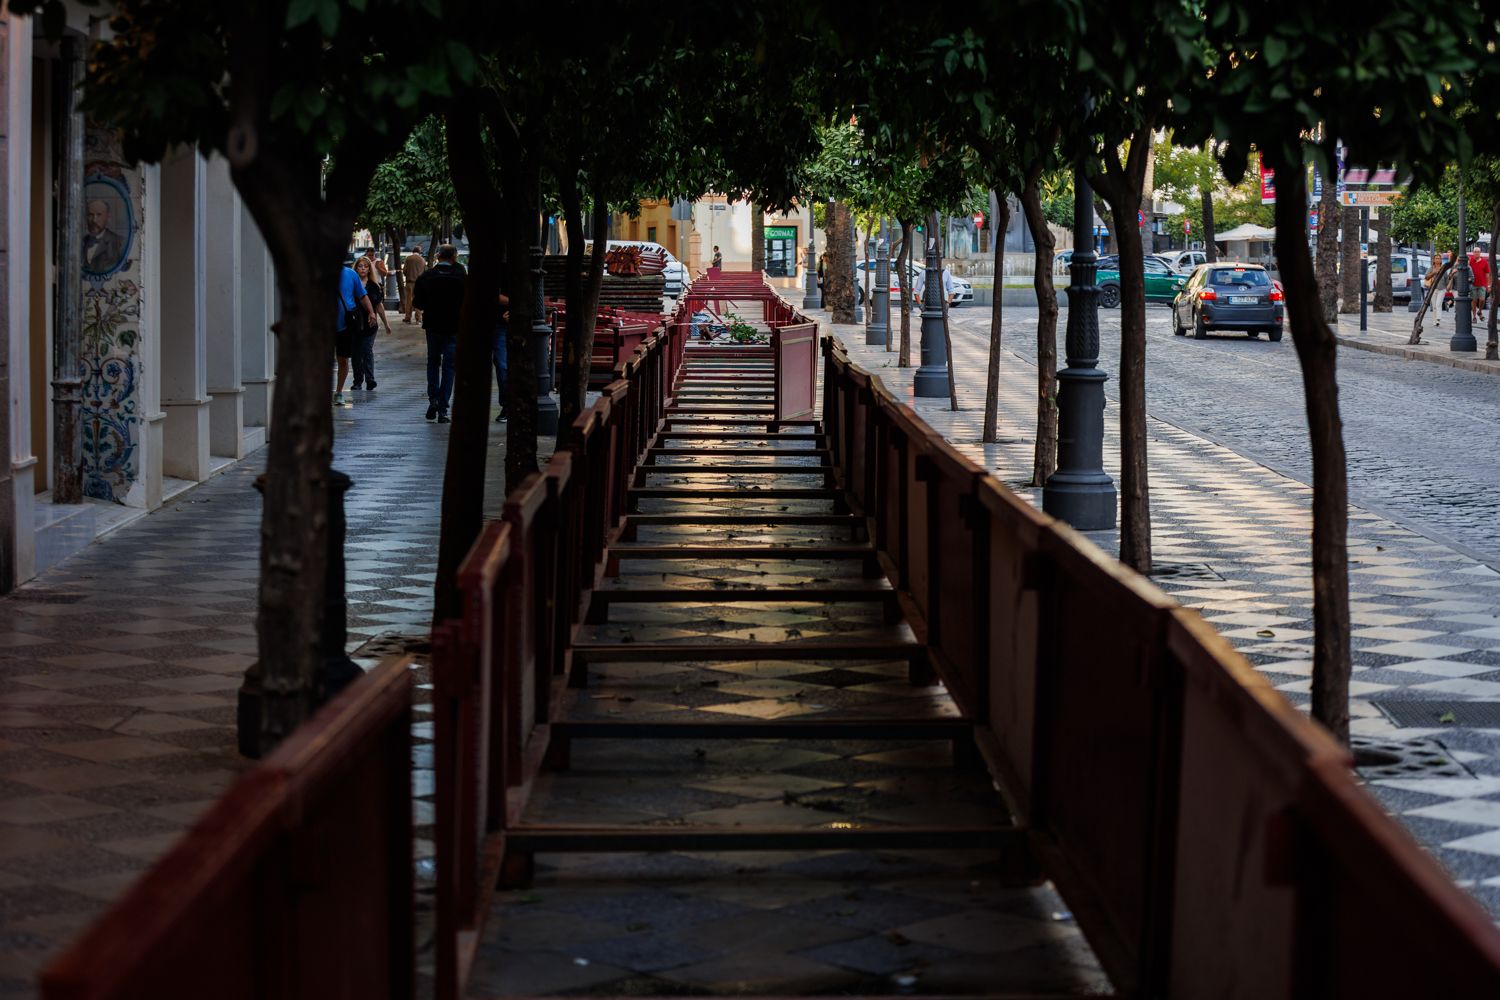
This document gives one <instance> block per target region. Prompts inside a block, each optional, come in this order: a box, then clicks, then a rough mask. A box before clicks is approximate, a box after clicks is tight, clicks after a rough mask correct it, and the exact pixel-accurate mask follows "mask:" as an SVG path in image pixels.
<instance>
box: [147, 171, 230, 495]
mask: <svg viewBox="0 0 1500 1000" xmlns="http://www.w3.org/2000/svg"><path fill="white" fill-rule="evenodd" d="M207 174H208V165H207V163H205V162H204V159H203V157H202V156H200V155H198V151H197V150H196V149H191V148H183V149H178V150H176V151H174V152H173V153H172V154H171V155H169V156H168V157H167V159H166V160H165V161H164V162H163V163H162V166H161V191H162V211H161V219H162V229H161V267H162V283H161V299H162V310H161V337H160V340H161V354H160V362H161V405H162V409H163V410H164V411H165V412H166V415H167V418H166V421H165V426H164V427H163V433H162V471H163V472H164V473H165V474H166V475H168V476H175V477H177V478H178V479H188V480H192V481H194V482H198V481H201V480H203V479H206V478H208V473H209V468H210V467H209V461H208V456H209V426H210V423H209V407H210V404H211V402H212V401H211V400H210V399H209V396H208V370H207V363H206V362H207V358H206V353H207V351H206V338H207V323H208V321H207V309H208V304H207V299H206V296H205V282H204V275H205V272H206V269H207V260H206V257H207V233H206V232H205V227H204V221H205V216H206V211H207V206H206V193H207ZM215 308H218V306H217V304H216V305H215Z"/></svg>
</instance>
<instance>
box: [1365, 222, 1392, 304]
mask: <svg viewBox="0 0 1500 1000" xmlns="http://www.w3.org/2000/svg"><path fill="white" fill-rule="evenodd" d="M1371 225H1372V227H1373V228H1374V230H1375V236H1376V240H1375V296H1374V299H1373V301H1372V303H1371V306H1372V308H1373V309H1374V310H1375V312H1378V313H1388V312H1390V311H1391V309H1392V308H1393V306H1394V302H1393V300H1394V298H1395V293H1394V292H1393V291H1392V289H1391V217H1390V215H1388V214H1386V213H1385V212H1382V213H1381V214H1380V217H1379V218H1377V219H1375V220H1374V221H1373V222H1372V223H1371Z"/></svg>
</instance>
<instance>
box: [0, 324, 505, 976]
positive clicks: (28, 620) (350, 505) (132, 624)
mask: <svg viewBox="0 0 1500 1000" xmlns="http://www.w3.org/2000/svg"><path fill="white" fill-rule="evenodd" d="M376 351H377V355H378V356H377V366H378V379H379V384H378V388H377V389H376V390H374V391H373V392H364V391H361V392H357V393H354V394H353V398H354V405H353V406H352V407H350V408H348V409H340V410H336V411H335V420H334V422H335V433H336V442H335V448H334V452H335V461H334V464H335V467H337V468H339V469H342V470H343V471H344V472H346V473H348V474H349V475H350V476H351V477H352V479H353V480H354V486H353V488H352V489H351V490H350V492H349V494H348V498H347V505H346V508H347V512H348V522H349V533H348V541H347V546H346V553H347V558H348V593H349V643H350V648H351V649H357V648H358V647H360V646H361V645H362V644H365V643H367V642H369V641H370V640H372V639H377V638H378V637H381V636H385V635H412V634H415V635H419V636H420V635H425V634H426V632H427V627H428V624H429V618H430V614H431V591H430V588H431V584H432V579H433V577H432V566H433V563H434V561H435V558H436V548H437V539H438V509H439V501H440V496H441V489H442V470H443V464H444V461H445V459H446V455H447V444H448V430H449V427H448V426H447V425H437V424H432V423H427V422H426V421H425V420H424V419H423V416H424V411H425V409H426V405H427V404H426V376H425V369H424V358H425V353H424V351H425V348H424V347H423V342H422V336H421V332H420V331H419V330H417V329H416V328H415V327H407V326H405V325H404V324H399V323H398V324H397V327H396V330H395V334H394V336H391V337H387V336H386V335H385V334H381V335H380V339H379V341H377V345H376ZM491 428H492V430H491V449H490V454H489V460H488V464H487V468H488V470H489V471H490V473H491V475H490V477H489V478H490V488H489V489H488V498H489V504H490V507H491V509H492V510H493V509H494V508H495V506H496V505H497V504H498V502H499V499H500V497H501V490H500V488H499V484H500V481H501V477H502V476H503V471H502V469H501V466H502V464H503V463H502V456H503V444H504V438H503V430H504V428H503V425H494V424H492V425H491ZM263 466H264V452H258V453H256V454H253V455H251V456H250V457H249V458H247V459H245V460H244V461H243V462H241V463H239V465H238V466H236V467H234V468H232V469H230V470H229V471H227V472H225V473H224V474H223V475H221V476H219V477H217V478H215V479H213V480H211V481H210V482H208V483H205V484H203V485H201V486H198V487H197V488H195V489H193V490H190V491H189V492H186V493H184V494H182V495H181V496H179V497H177V498H175V499H174V500H173V501H172V502H171V503H169V504H167V505H166V506H165V507H163V508H162V509H161V510H159V511H156V512H154V513H152V514H150V515H149V516H147V517H144V518H141V519H139V520H137V521H135V522H133V523H132V524H130V525H128V526H126V527H124V528H121V529H120V530H118V531H116V532H115V533H113V534H110V535H107V536H105V537H104V538H102V539H100V540H99V541H98V542H96V543H95V544H93V545H90V546H88V547H87V548H86V549H84V550H83V551H82V552H80V553H78V554H77V555H75V556H73V557H72V558H70V559H67V560H66V561H64V562H63V563H61V564H60V565H58V566H56V567H54V568H53V569H51V570H49V571H48V572H46V573H44V574H43V575H42V576H41V577H40V578H38V579H37V580H35V581H33V582H32V583H29V584H27V585H26V586H24V587H22V588H20V589H19V590H18V591H16V592H15V593H13V594H11V595H9V596H7V597H5V598H3V599H0V997H21V996H28V995H30V994H31V992H32V990H33V989H34V986H33V980H34V977H35V974H36V972H37V970H38V969H39V968H40V967H41V966H42V965H43V964H44V963H45V961H46V960H47V958H48V957H49V956H50V955H51V954H52V953H54V952H55V951H56V949H57V948H58V947H60V946H61V945H62V944H63V943H64V942H66V941H67V940H68V939H69V938H70V937H72V936H73V935H74V934H75V933H77V932H78V931H79V930H81V929H82V928H83V927H84V926H85V925H86V924H87V923H88V922H89V921H90V920H91V919H92V918H93V917H94V916H95V915H96V914H98V913H99V912H100V911H102V910H103V909H104V907H106V906H107V905H108V904H109V902H110V901H111V900H113V899H114V898H115V897H116V896H117V895H118V894H119V893H120V892H121V891H122V890H123V889H124V888H125V887H126V886H127V885H128V884H129V883H130V882H131V881H132V880H133V879H134V878H135V877H136V876H137V875H138V874H140V873H141V872H142V871H144V870H145V869H146V867H148V866H149V865H150V864H151V862H152V861H154V860H155V859H156V858H157V857H159V856H160V855H161V854H162V853H163V852H164V851H165V850H166V849H167V848H168V847H169V846H170V845H171V843H172V842H173V841H174V840H175V839H176V838H177V836H178V835H179V834H180V833H181V832H182V831H183V830H184V829H186V827H187V826H188V825H189V824H191V823H192V822H193V820H194V819H196V818H197V817H198V815H199V814H200V813H201V812H202V811H203V810H204V809H205V808H206V807H207V806H208V805H209V803H211V802H212V801H213V799H214V798H215V797H216V796H217V795H218V794H219V793H220V792H221V791H222V790H223V789H224V788H225V786H226V785H228V783H229V782H231V781H232V780H233V779H234V778H235V776H236V775H237V774H238V773H239V772H240V771H241V770H243V768H244V767H245V766H246V764H247V763H248V762H247V761H245V760H244V759H242V758H241V757H239V756H238V754H237V753H236V752H235V731H234V705H235V692H236V690H237V688H238V687H239V684H240V678H241V675H242V674H243V672H244V669H245V668H246V667H247V666H248V665H249V664H250V663H251V662H252V661H253V660H254V658H255V653H256V640H255V608H256V581H257V578H258V576H259V567H258V546H259V532H260V513H261V501H260V496H259V494H258V493H256V492H255V490H254V488H253V483H254V479H255V477H256V475H258V474H259V473H260V471H261V470H262V468H263ZM372 663H373V660H370V661H369V663H367V665H369V664H372ZM418 680H419V681H422V680H425V677H423V676H422V674H421V673H420V672H419V675H418ZM418 700H419V701H424V700H425V697H424V694H423V692H422V691H421V690H420V689H419V691H418ZM428 711H429V709H428V706H426V705H419V706H418V716H417V717H418V720H419V721H418V723H417V726H416V733H415V735H416V742H417V745H416V746H415V748H414V757H413V780H414V790H415V791H416V793H417V794H418V795H419V796H430V794H431V784H432V782H431V770H430V767H431V764H430V752H429V748H428V747H426V746H425V745H424V744H425V743H426V742H428V741H429V740H430V738H431V732H430V729H431V723H430V721H426V720H425V718H424V716H425V715H426V714H427V712H428ZM416 820H417V823H418V836H419V837H421V836H422V835H423V833H424V829H423V827H424V824H430V823H431V804H430V801H426V800H424V799H421V798H419V801H418V802H417V803H416ZM424 851H425V852H426V853H427V854H430V844H421V843H419V848H418V854H419V858H418V861H419V865H418V868H419V871H421V870H422V866H421V863H420V862H421V857H420V855H422V854H423V853H424Z"/></svg>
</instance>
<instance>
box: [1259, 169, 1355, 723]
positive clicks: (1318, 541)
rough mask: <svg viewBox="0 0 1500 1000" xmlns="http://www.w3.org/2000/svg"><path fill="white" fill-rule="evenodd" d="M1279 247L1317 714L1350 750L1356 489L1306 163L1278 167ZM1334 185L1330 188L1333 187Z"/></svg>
mask: <svg viewBox="0 0 1500 1000" xmlns="http://www.w3.org/2000/svg"><path fill="white" fill-rule="evenodd" d="M1276 181H1277V184H1278V185H1279V186H1280V187H1281V192H1280V197H1279V198H1278V199H1277V201H1276V246H1277V248H1278V250H1279V256H1280V261H1281V280H1282V284H1283V285H1284V286H1285V289H1286V312H1287V320H1288V323H1289V325H1290V326H1291V328H1292V342H1293V344H1295V345H1296V348H1297V360H1298V361H1299V362H1301V365H1302V387H1303V393H1304V394H1305V395H1306V397H1307V425H1308V431H1309V434H1310V436H1311V442H1312V477H1313V483H1312V486H1313V500H1312V514H1313V535H1312V570H1313V674H1312V717H1313V718H1314V719H1317V720H1318V721H1319V722H1321V723H1323V725H1325V726H1327V727H1328V729H1329V731H1331V732H1332V733H1333V735H1334V737H1335V738H1336V739H1337V740H1338V741H1339V742H1340V743H1342V744H1344V745H1345V746H1348V745H1349V675H1350V671H1351V665H1350V663H1351V661H1350V651H1349V553H1348V550H1347V538H1348V530H1349V485H1348V478H1347V469H1346V468H1345V457H1344V436H1343V423H1342V421H1341V420H1340V418H1339V387H1338V372H1337V367H1336V360H1337V359H1336V350H1337V346H1338V342H1337V341H1336V340H1335V339H1334V334H1333V330H1332V329H1331V328H1330V327H1329V325H1328V323H1327V321H1326V320H1324V318H1323V310H1322V308H1321V307H1320V306H1319V304H1318V285H1317V279H1316V278H1315V277H1314V276H1313V269H1312V263H1311V261H1309V260H1308V256H1307V235H1306V223H1305V222H1304V220H1303V211H1304V209H1303V206H1304V205H1306V203H1307V197H1306V194H1305V187H1304V185H1305V182H1304V181H1303V179H1302V165H1301V164H1300V163H1289V164H1276ZM1325 187H1326V186H1325Z"/></svg>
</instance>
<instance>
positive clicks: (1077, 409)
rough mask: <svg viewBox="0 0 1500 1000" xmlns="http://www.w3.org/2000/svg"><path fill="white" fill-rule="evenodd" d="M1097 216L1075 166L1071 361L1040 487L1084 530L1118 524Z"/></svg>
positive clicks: (1061, 383)
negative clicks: (1108, 440) (1052, 465)
mask: <svg viewBox="0 0 1500 1000" xmlns="http://www.w3.org/2000/svg"><path fill="white" fill-rule="evenodd" d="M1093 216H1094V198H1093V192H1092V191H1091V190H1090V189H1089V181H1088V174H1087V173H1086V172H1085V171H1084V169H1083V168H1082V167H1081V166H1080V167H1077V168H1075V169H1074V171H1073V262H1072V264H1071V266H1070V270H1071V272H1072V283H1071V284H1070V285H1068V332H1067V340H1066V347H1065V350H1066V351H1067V365H1068V366H1067V367H1066V368H1064V369H1063V370H1062V371H1060V372H1058V373H1057V471H1056V472H1054V473H1053V474H1052V475H1051V477H1049V478H1048V480H1047V482H1046V485H1044V486H1043V487H1042V510H1044V511H1046V512H1047V513H1048V514H1051V515H1052V516H1053V517H1056V518H1058V519H1060V520H1063V521H1066V522H1067V523H1068V524H1070V525H1072V526H1073V527H1075V528H1078V529H1079V530H1081V531H1095V530H1100V529H1107V528H1113V527H1114V526H1115V484H1114V482H1113V481H1111V480H1110V478H1109V474H1108V473H1106V472H1105V471H1104V380H1105V379H1106V378H1107V377H1108V376H1106V375H1105V374H1104V373H1103V372H1102V371H1100V370H1099V288H1098V286H1097V285H1095V284H1094V276H1095V260H1096V257H1095V256H1094V218H1093ZM923 316H924V317H925V316H926V313H925V311H924V313H923ZM923 329H924V332H925V329H926V321H925V318H924V321H923Z"/></svg>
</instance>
